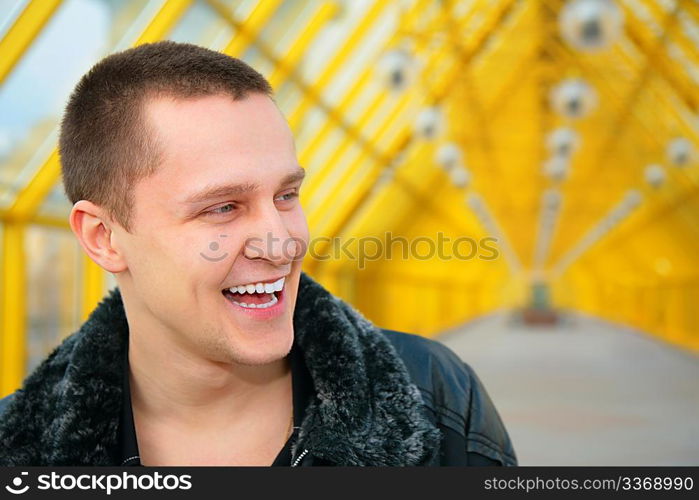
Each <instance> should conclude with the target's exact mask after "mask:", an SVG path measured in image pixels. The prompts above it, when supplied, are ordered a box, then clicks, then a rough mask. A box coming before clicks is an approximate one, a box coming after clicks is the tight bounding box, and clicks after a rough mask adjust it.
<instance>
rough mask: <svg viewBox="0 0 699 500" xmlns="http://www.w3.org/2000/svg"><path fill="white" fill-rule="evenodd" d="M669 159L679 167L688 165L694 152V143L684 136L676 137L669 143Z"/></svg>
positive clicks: (667, 152)
mask: <svg viewBox="0 0 699 500" xmlns="http://www.w3.org/2000/svg"><path fill="white" fill-rule="evenodd" d="M666 154H667V159H668V161H669V162H670V163H672V164H673V165H675V166H677V167H686V166H687V165H689V164H690V163H691V161H692V156H693V154H694V151H693V148H692V143H691V142H690V141H689V140H688V139H686V138H684V137H675V138H674V139H672V140H671V141H670V142H669V143H668V145H667V151H666Z"/></svg>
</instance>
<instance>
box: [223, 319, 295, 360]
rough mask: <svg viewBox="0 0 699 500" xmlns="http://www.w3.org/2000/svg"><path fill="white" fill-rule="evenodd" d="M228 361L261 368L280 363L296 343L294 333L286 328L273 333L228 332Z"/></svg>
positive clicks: (226, 348) (275, 330)
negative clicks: (276, 362) (261, 366)
mask: <svg viewBox="0 0 699 500" xmlns="http://www.w3.org/2000/svg"><path fill="white" fill-rule="evenodd" d="M285 326H286V325H285ZM225 337H226V338H227V340H228V341H227V342H226V344H227V345H226V346H225V348H224V350H225V352H226V359H227V360H228V361H229V362H234V363H237V364H240V365H246V366H259V365H266V364H270V363H274V362H275V361H279V360H280V359H283V358H284V357H286V356H287V354H289V351H291V346H292V344H293V342H294V334H293V331H292V330H291V329H290V328H289V327H288V326H287V327H286V328H280V329H274V330H272V331H258V332H251V331H249V330H248V331H245V332H241V331H236V332H228V335H226V336H225Z"/></svg>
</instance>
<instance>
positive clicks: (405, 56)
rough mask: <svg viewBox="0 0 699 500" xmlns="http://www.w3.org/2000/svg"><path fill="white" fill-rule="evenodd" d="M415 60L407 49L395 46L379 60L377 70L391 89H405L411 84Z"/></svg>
mask: <svg viewBox="0 0 699 500" xmlns="http://www.w3.org/2000/svg"><path fill="white" fill-rule="evenodd" d="M413 66H414V61H413V58H412V57H411V56H410V54H409V53H408V51H407V50H405V49H400V48H395V49H391V50H389V51H388V52H386V53H385V54H384V55H383V57H381V59H380V60H379V63H378V66H377V71H378V73H379V75H380V77H381V80H382V81H383V83H384V85H386V86H387V87H388V88H389V89H391V90H396V91H399V90H403V89H405V88H406V87H408V85H409V84H410V82H411V80H412V76H413V69H414V68H413Z"/></svg>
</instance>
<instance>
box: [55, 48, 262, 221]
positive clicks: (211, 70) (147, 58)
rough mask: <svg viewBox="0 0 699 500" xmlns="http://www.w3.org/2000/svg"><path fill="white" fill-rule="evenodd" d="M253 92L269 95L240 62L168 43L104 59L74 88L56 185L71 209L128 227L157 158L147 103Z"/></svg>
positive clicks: (65, 119)
mask: <svg viewBox="0 0 699 500" xmlns="http://www.w3.org/2000/svg"><path fill="white" fill-rule="evenodd" d="M252 93H262V94H266V95H268V96H269V97H272V88H271V87H270V84H269V82H267V80H265V78H264V77H263V76H262V75H261V74H260V73H258V72H257V71H255V70H254V69H253V68H251V67H250V66H248V65H247V64H245V63H244V62H243V61H241V60H239V59H235V58H233V57H229V56H227V55H225V54H222V53H220V52H215V51H213V50H209V49H206V48H203V47H198V46H196V45H192V44H187V43H176V42H171V41H164V42H157V43H150V44H144V45H140V46H138V47H135V48H132V49H128V50H125V51H123V52H118V53H115V54H112V55H110V56H107V57H105V58H104V59H102V60H101V61H99V62H98V63H97V64H95V66H93V67H92V69H90V71H88V72H87V73H86V74H85V75H84V76H83V77H82V79H81V80H80V82H78V84H77V86H76V87H75V89H74V90H73V93H72V94H71V96H70V99H69V101H68V105H67V106H66V109H65V113H64V115H63V120H62V122H61V132H60V138H59V153H60V158H61V165H62V173H63V185H64V188H65V191H66V195H67V196H68V199H69V200H70V201H71V203H75V202H76V201H78V200H89V201H91V202H93V203H95V204H97V205H99V206H102V207H103V208H105V209H106V210H107V212H108V214H109V215H110V216H111V217H112V218H113V219H114V220H116V221H117V222H119V223H120V224H121V225H122V226H123V227H124V228H125V229H126V230H127V231H129V229H130V224H131V215H132V210H131V207H132V206H133V187H134V186H135V184H136V182H137V181H138V180H140V179H143V178H145V177H148V176H149V175H152V174H153V173H154V172H155V171H156V169H157V167H158V164H159V160H160V152H159V146H158V144H157V143H156V140H155V138H154V136H153V134H152V133H151V131H150V130H149V127H148V126H147V123H146V120H145V116H144V113H143V109H144V104H145V102H146V100H147V99H149V98H153V97H159V96H171V97H175V98H185V99H186V98H191V97H202V96H207V95H215V94H224V95H229V96H230V97H232V98H233V99H234V100H239V99H243V98H245V97H246V96H248V95H249V94H252Z"/></svg>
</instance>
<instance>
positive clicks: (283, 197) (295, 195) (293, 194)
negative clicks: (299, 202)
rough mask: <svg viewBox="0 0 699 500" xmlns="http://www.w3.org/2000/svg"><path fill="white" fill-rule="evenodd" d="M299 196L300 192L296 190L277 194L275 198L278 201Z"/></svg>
mask: <svg viewBox="0 0 699 500" xmlns="http://www.w3.org/2000/svg"><path fill="white" fill-rule="evenodd" d="M297 196H298V193H297V192H296V191H291V192H289V193H284V194H280V195H279V196H277V197H276V198H275V200H277V201H289V200H292V199H294V198H296V197H297Z"/></svg>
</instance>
